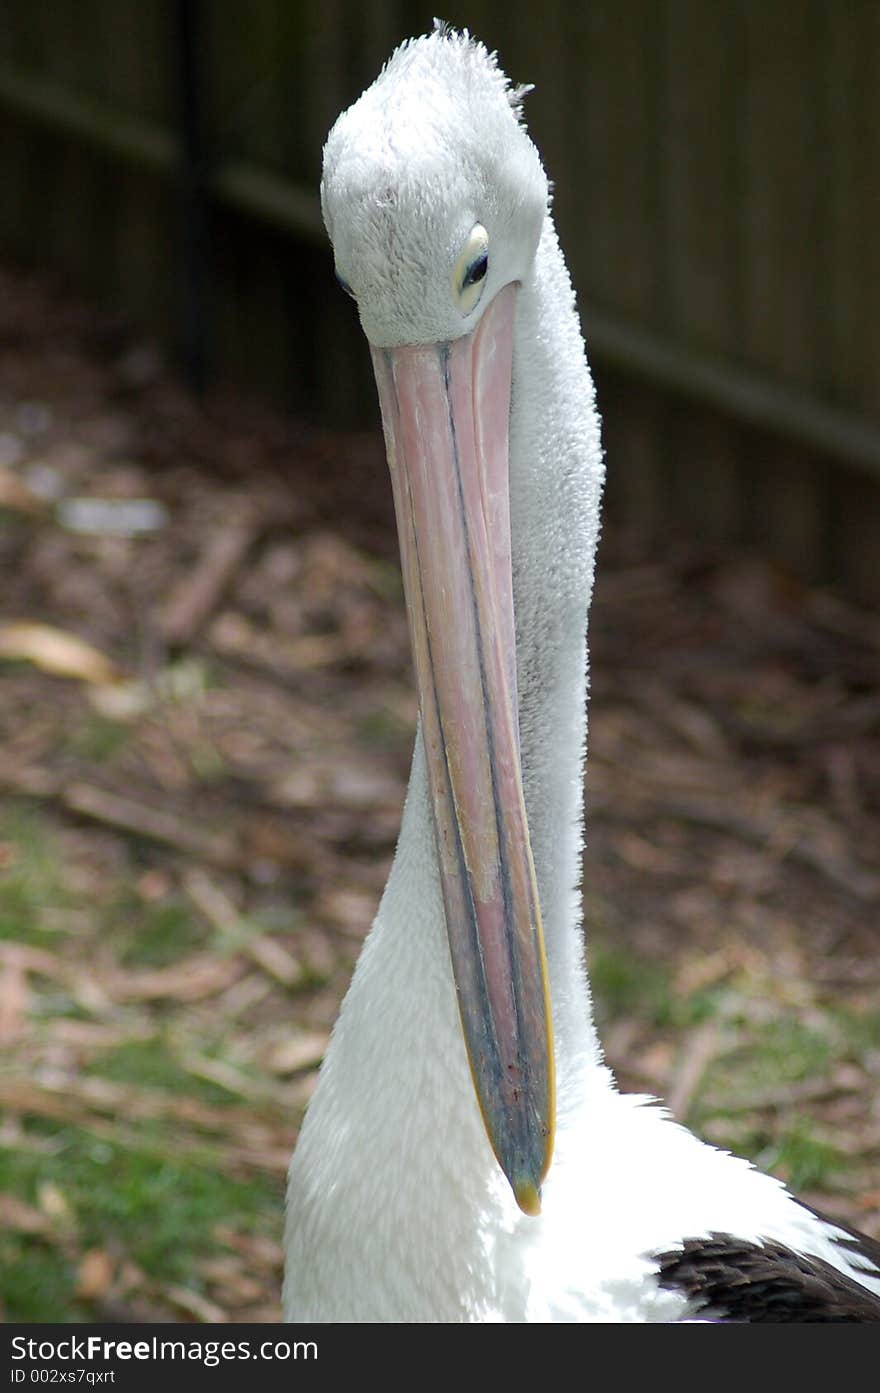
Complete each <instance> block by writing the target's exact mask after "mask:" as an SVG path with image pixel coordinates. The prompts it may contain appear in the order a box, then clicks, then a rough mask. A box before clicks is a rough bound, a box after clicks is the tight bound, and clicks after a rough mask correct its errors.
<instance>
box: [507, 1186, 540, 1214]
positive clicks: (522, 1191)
mask: <svg viewBox="0 0 880 1393" xmlns="http://www.w3.org/2000/svg"><path fill="white" fill-rule="evenodd" d="M513 1193H514V1196H515V1198H516V1202H517V1204H518V1205H519V1207H520V1209H521V1210H522V1212H523V1214H528V1215H530V1217H532V1218H536V1217H537V1215H539V1214H540V1212H541V1191H540V1188H539V1186H537V1185H536V1184H535V1182H534V1180H515V1181H513Z"/></svg>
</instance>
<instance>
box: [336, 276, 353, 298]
mask: <svg viewBox="0 0 880 1393" xmlns="http://www.w3.org/2000/svg"><path fill="white" fill-rule="evenodd" d="M336 279H337V280H338V281H339V284H340V285H341V286H342V289H343V290H344V291H345V293H346V295H350V296H351V298H352V300H356V299H357V296H356V295H355V293H354V291H353V290H352V288H351V286H350V285H349V283H348V281H347V280H346V279H345V277H344V276H340V274H339V272H338V271H337V272H336Z"/></svg>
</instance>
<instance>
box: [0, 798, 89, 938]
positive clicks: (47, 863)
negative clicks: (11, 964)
mask: <svg viewBox="0 0 880 1393" xmlns="http://www.w3.org/2000/svg"><path fill="white" fill-rule="evenodd" d="M0 845H2V847H3V853H4V854H3V861H4V864H3V867H2V870H0V938H5V939H19V940H21V941H22V942H26V943H28V944H30V945H31V946H32V947H34V948H47V947H51V946H52V944H53V943H54V942H55V941H56V939H57V937H58V934H59V928H58V921H57V919H55V918H54V917H53V916H52V913H51V911H53V910H55V911H57V910H59V909H61V910H64V909H70V908H72V907H73V906H74V905H75V900H76V897H75V896H74V895H73V894H71V892H70V891H69V889H68V888H67V886H66V884H65V880H64V876H63V874H62V866H61V861H60V858H59V854H58V848H57V845H56V841H55V838H54V836H53V834H52V832H51V831H50V830H49V828H48V826H47V824H46V822H45V821H44V819H42V818H41V817H40V816H39V815H38V814H37V813H36V812H34V811H32V810H31V809H29V808H28V807H27V806H25V805H22V806H21V807H16V808H14V809H13V810H12V811H11V812H10V813H8V814H7V815H6V816H5V817H3V818H2V819H0ZM47 911H49V913H47Z"/></svg>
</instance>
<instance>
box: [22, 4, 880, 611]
mask: <svg viewBox="0 0 880 1393" xmlns="http://www.w3.org/2000/svg"><path fill="white" fill-rule="evenodd" d="M432 13H433V7H432V6H423V5H420V4H415V3H405V2H404V0H372V3H371V0H360V3H356V2H355V0H321V2H320V3H319V2H318V0H300V2H297V0H248V3H246V4H241V3H231V2H230V3H228V4H227V3H223V2H222V0H202V3H201V4H200V3H198V0H178V3H173V0H3V4H2V7H0V179H2V185H0V187H2V196H0V243H2V244H5V245H6V246H7V247H9V248H11V249H13V250H16V251H18V252H19V253H21V254H26V255H28V256H29V257H32V258H37V259H39V260H41V261H45V262H47V263H51V264H56V265H61V266H63V267H66V268H68V269H69V270H70V271H72V272H73V273H74V274H75V275H76V276H77V277H78V278H79V280H80V281H81V282H82V283H83V284H85V285H86V286H87V287H88V288H90V289H91V290H93V291H94V292H95V293H96V294H98V295H99V296H100V297H102V298H103V299H104V300H105V301H109V302H111V303H114V304H118V305H119V306H121V307H122V308H124V309H125V311H126V312H127V313H129V314H131V315H133V316H134V317H136V318H137V319H139V320H141V321H143V322H144V323H145V324H147V325H149V326H150V327H151V328H152V329H154V330H155V331H157V332H159V333H161V334H163V335H165V336H167V337H174V338H175V339H176V341H177V343H178V345H179V346H180V347H181V348H182V350H183V351H184V352H185V353H186V355H187V357H188V360H189V362H190V365H191V367H192V369H193V371H194V372H195V373H196V374H198V373H200V372H204V371H208V372H214V373H226V374H232V375H234V376H236V377H237V378H239V379H245V380H250V381H252V382H254V383H257V384H259V385H260V386H262V387H263V388H268V389H269V390H271V391H273V392H275V393H276V394H278V395H280V396H282V397H283V399H284V400H285V401H286V402H287V403H289V404H290V405H291V406H292V407H293V408H294V409H296V410H298V411H301V412H306V413H308V414H309V415H311V416H312V417H315V418H322V419H325V420H327V419H334V420H337V421H349V422H350V421H354V420H358V419H359V420H363V419H364V418H365V416H366V414H367V413H368V412H369V413H374V412H375V408H374V406H373V392H372V385H371V382H370V380H369V369H368V361H367V354H366V353H365V351H364V347H363V344H362V342H361V340H360V338H359V334H358V331H357V326H356V323H355V321H354V316H353V313H352V310H351V306H350V305H349V304H348V303H347V301H346V300H345V298H344V297H343V296H341V295H339V294H337V293H336V289H335V286H334V285H333V283H332V279H331V277H330V260H329V255H328V253H327V249H326V246H325V244H324V238H323V232H322V228H321V223H320V216H319V210H318V202H317V182H318V177H319V167H320V151H321V144H322V140H323V137H324V135H325V133H326V131H327V129H328V128H329V126H330V124H331V122H332V120H333V118H334V116H335V115H336V113H337V112H338V111H339V110H340V109H341V108H342V107H343V106H344V105H346V104H347V103H348V102H350V101H351V100H352V99H353V98H354V97H355V96H356V95H357V94H358V92H359V91H360V90H361V89H362V87H363V86H364V85H365V84H366V83H367V82H368V81H369V80H370V78H371V77H372V76H373V75H374V74H375V72H376V71H377V70H378V67H379V66H380V64H381V62H382V61H383V59H384V58H385V57H386V56H387V55H388V53H389V52H390V50H391V48H392V47H393V45H394V44H395V43H397V42H398V41H399V40H400V39H402V38H404V37H406V36H407V35H409V34H412V33H418V32H423V31H424V30H425V29H426V28H429V27H430V24H431V19H432ZM445 17H446V18H448V19H450V20H451V21H453V22H454V23H457V24H460V25H468V26H469V27H470V28H471V29H472V30H473V31H474V32H475V33H477V34H478V35H479V36H480V37H483V38H484V39H485V40H486V41H487V42H488V43H489V44H490V46H492V47H497V48H498V49H499V51H500V53H501V57H502V61H503V63H504V66H505V67H506V69H507V70H508V71H509V72H510V73H511V74H512V75H513V76H514V77H515V78H516V79H517V80H518V81H531V82H534V83H535V84H536V91H535V93H534V94H533V95H532V96H530V97H529V99H528V116H529V123H530V127H531V129H532V131H533V133H534V135H535V138H536V141H537V143H538V144H539V146H540V148H541V150H542V152H543V155H544V158H545V163H546V165H547V167H548V170H549V171H550V173H551V175H552V177H553V178H554V180H555V183H556V187H557V197H556V212H557V219H558V223H559V227H560V232H561V235H562V238H563V242H564V245H565V246H566V249H567V251H568V254H569V259H570V262H571V265H572V269H573V273H574V278H575V283H576V285H577V288H578V292H579V298H580V303H581V307H582V311H583V319H584V327H585V332H586V336H587V340H588V344H589V346H590V350H591V356H592V358H593V361H594V366H595V367H596V370H597V376H598V379H599V384H600V392H601V399H602V405H603V409H604V414H605V417H606V425H607V444H608V454H609V470H610V484H609V502H610V506H611V507H612V509H613V510H614V511H615V512H616V513H617V515H618V516H619V517H623V518H626V519H629V520H631V521H632V522H633V523H635V524H637V525H639V526H641V527H645V528H649V529H651V530H653V531H654V532H655V533H656V534H657V536H658V539H659V538H661V537H662V535H663V533H664V531H665V529H667V528H669V527H670V526H675V525H680V526H682V527H683V528H686V529H688V530H690V531H693V532H697V533H699V534H700V535H702V536H705V537H710V538H719V539H721V538H738V539H747V540H754V541H756V542H759V543H761V544H766V545H769V546H771V547H772V548H773V549H774V550H775V551H776V552H777V553H778V554H779V556H780V557H781V558H782V559H783V560H785V561H786V562H787V563H788V565H789V566H790V568H791V569H792V570H793V571H794V572H795V573H796V574H802V575H809V576H812V577H819V578H826V579H831V580H834V581H836V582H837V583H842V584H844V585H846V586H848V587H849V588H850V589H853V590H855V591H857V592H859V593H861V594H863V595H865V596H866V597H869V598H873V599H876V598H877V597H878V595H880V560H878V552H880V119H878V106H880V102H878V97H880V0H773V2H772V3H767V0H544V3H542V4H541V5H540V6H538V5H536V4H534V3H533V0H512V3H510V4H509V5H507V6H502V5H499V4H496V3H492V4H490V3H489V0H470V3H468V4H466V5H465V4H456V5H455V6H454V9H453V11H449V12H447V13H446V15H445ZM203 360H204V361H203Z"/></svg>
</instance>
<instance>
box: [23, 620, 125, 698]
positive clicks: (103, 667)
mask: <svg viewBox="0 0 880 1393" xmlns="http://www.w3.org/2000/svg"><path fill="white" fill-rule="evenodd" d="M0 658H11V659H17V660H18V661H20V662H29V663H33V664H34V666H35V667H38V668H40V669H41V670H42V671H43V672H50V673H52V675H53V676H54V677H72V678H75V679H76V680H77V681H80V682H91V683H94V684H95V685H96V686H102V685H105V684H107V683H111V682H118V681H119V678H120V676H121V673H120V669H119V668H118V667H117V666H116V664H115V663H113V662H111V660H110V659H109V658H108V657H107V656H106V655H105V654H104V653H101V652H100V651H99V650H98V649H97V648H93V647H92V645H91V644H90V643H86V641H85V639H81V638H78V637H77V635H76V634H68V633H66V632H65V631H64V630H63V629H56V628H54V627H53V626H52V625H51V624H30V623H27V622H26V621H24V620H12V621H10V622H8V623H5V624H0Z"/></svg>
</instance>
